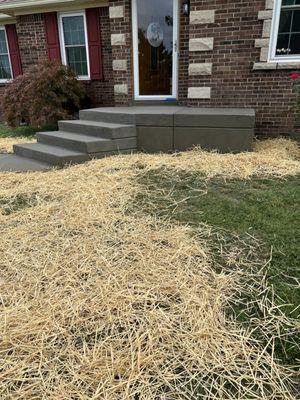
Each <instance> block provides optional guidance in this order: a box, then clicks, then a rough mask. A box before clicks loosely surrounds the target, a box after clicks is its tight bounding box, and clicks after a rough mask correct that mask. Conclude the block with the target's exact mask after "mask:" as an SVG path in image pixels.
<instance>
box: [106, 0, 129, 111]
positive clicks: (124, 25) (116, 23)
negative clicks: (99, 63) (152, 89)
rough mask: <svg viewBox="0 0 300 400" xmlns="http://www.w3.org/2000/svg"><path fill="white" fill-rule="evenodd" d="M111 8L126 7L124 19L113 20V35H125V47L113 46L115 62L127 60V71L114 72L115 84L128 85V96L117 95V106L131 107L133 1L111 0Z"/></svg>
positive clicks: (111, 25)
mask: <svg viewBox="0 0 300 400" xmlns="http://www.w3.org/2000/svg"><path fill="white" fill-rule="evenodd" d="M109 6H110V7H118V6H123V7H124V18H116V19H112V21H111V24H110V27H111V34H112V35H114V34H125V36H126V44H125V46H112V54H113V60H126V61H127V71H114V75H113V77H114V84H115V85H124V84H125V85H127V88H128V93H127V94H115V104H116V105H121V106H122V105H129V104H131V102H132V100H133V72H132V71H133V63H132V34H131V32H132V24H131V21H132V18H131V0H109Z"/></svg>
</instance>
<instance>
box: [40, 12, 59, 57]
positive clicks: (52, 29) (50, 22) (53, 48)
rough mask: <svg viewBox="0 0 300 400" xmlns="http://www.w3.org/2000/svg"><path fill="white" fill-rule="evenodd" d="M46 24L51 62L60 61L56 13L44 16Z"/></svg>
mask: <svg viewBox="0 0 300 400" xmlns="http://www.w3.org/2000/svg"><path fill="white" fill-rule="evenodd" d="M44 24H45V31H46V44H47V53H48V59H49V61H56V60H58V61H60V60H61V57H60V43H59V34H58V26H57V14H56V12H49V13H45V14H44Z"/></svg>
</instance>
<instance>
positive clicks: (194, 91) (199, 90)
mask: <svg viewBox="0 0 300 400" xmlns="http://www.w3.org/2000/svg"><path fill="white" fill-rule="evenodd" d="M210 97H211V88H210V87H191V88H189V89H188V98H189V99H210Z"/></svg>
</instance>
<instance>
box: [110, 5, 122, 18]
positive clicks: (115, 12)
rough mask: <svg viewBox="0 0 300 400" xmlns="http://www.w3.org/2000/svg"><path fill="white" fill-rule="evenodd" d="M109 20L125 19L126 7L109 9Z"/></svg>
mask: <svg viewBox="0 0 300 400" xmlns="http://www.w3.org/2000/svg"><path fill="white" fill-rule="evenodd" d="M109 18H111V19H113V18H124V6H116V7H109Z"/></svg>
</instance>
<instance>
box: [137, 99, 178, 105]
mask: <svg viewBox="0 0 300 400" xmlns="http://www.w3.org/2000/svg"><path fill="white" fill-rule="evenodd" d="M131 104H132V105H133V106H178V101H177V100H172V101H166V100H133V101H132V103H131Z"/></svg>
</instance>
